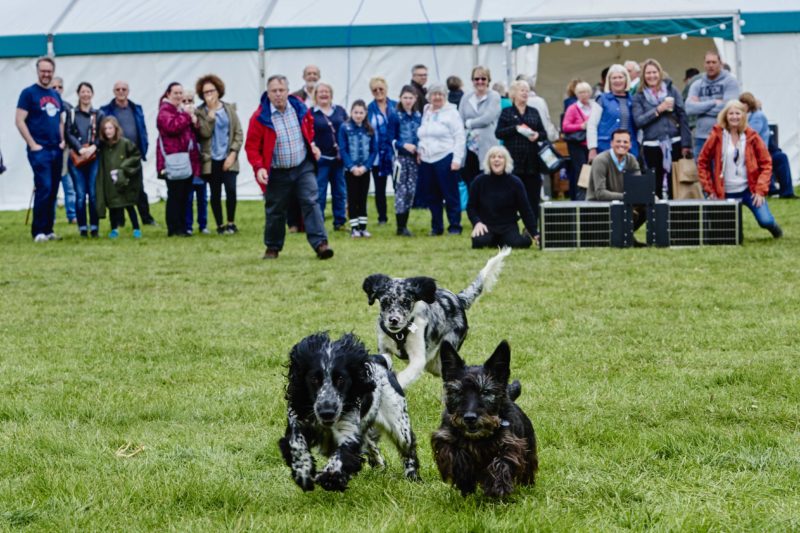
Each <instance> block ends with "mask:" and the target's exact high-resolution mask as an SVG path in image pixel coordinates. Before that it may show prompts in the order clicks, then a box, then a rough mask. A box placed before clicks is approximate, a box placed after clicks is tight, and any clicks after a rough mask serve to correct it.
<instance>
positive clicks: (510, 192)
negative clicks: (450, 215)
mask: <svg viewBox="0 0 800 533" xmlns="http://www.w3.org/2000/svg"><path fill="white" fill-rule="evenodd" d="M483 169H484V172H485V173H484V174H481V175H480V176H478V177H477V178H475V179H474V180H473V181H472V184H471V185H470V188H469V204H468V205H467V216H468V217H469V220H470V222H472V226H473V228H472V247H473V248H485V247H489V246H491V247H496V246H511V247H512V248H530V246H531V243H532V242H533V239H532V238H531V235H535V234H536V233H537V232H536V217H535V216H534V214H533V209H531V205H530V203H529V202H528V195H527V194H526V192H525V186H524V185H523V184H522V181H521V180H520V179H519V178H518V177H516V176H514V175H512V174H511V172H512V171H513V170H514V164H513V162H512V160H511V155H510V154H509V153H508V150H506V148H505V147H503V146H493V147H492V148H490V149H489V151H488V152H487V153H486V159H485V160H484V162H483ZM520 218H522V222H523V224H525V231H524V232H523V233H522V234H520V232H519V227H518V226H517V220H518V219H520Z"/></svg>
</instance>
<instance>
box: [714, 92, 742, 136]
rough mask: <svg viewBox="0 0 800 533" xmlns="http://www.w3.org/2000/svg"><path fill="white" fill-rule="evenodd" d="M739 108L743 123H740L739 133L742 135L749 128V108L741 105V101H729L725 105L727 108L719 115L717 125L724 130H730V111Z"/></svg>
mask: <svg viewBox="0 0 800 533" xmlns="http://www.w3.org/2000/svg"><path fill="white" fill-rule="evenodd" d="M734 107H736V108H738V109H739V111H741V112H742V121H741V122H740V123H739V127H738V128H737V129H738V130H739V133H742V132H743V131H744V130H745V129H746V128H747V106H746V105H744V104H743V103H741V102H740V101H739V100H735V99H734V100H728V103H727V104H725V107H723V108H722V111H720V112H719V114H718V115H717V124H719V125H720V126H721V127H722V128H723V129H726V130H730V126H729V124H728V111H730V110H731V108H734Z"/></svg>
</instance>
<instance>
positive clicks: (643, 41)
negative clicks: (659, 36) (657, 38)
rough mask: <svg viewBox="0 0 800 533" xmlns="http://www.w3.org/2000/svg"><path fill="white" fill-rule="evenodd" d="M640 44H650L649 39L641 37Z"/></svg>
mask: <svg viewBox="0 0 800 533" xmlns="http://www.w3.org/2000/svg"><path fill="white" fill-rule="evenodd" d="M642 44H643V45H645V46H650V39H642Z"/></svg>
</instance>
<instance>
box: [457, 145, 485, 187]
mask: <svg viewBox="0 0 800 533" xmlns="http://www.w3.org/2000/svg"><path fill="white" fill-rule="evenodd" d="M480 173H481V162H480V161H479V160H478V154H476V153H475V152H473V151H472V150H467V158H466V160H465V161H464V168H462V169H461V179H462V180H463V181H464V183H466V184H467V189H469V186H470V184H471V183H472V180H473V179H475V176H477V175H478V174H480Z"/></svg>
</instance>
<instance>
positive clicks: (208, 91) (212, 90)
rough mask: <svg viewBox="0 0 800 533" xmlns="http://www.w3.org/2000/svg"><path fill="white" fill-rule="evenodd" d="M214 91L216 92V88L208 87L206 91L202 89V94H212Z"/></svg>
mask: <svg viewBox="0 0 800 533" xmlns="http://www.w3.org/2000/svg"><path fill="white" fill-rule="evenodd" d="M215 92H217V90H216V89H209V90H207V91H203V94H206V95H207V94H214V93H215Z"/></svg>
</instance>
